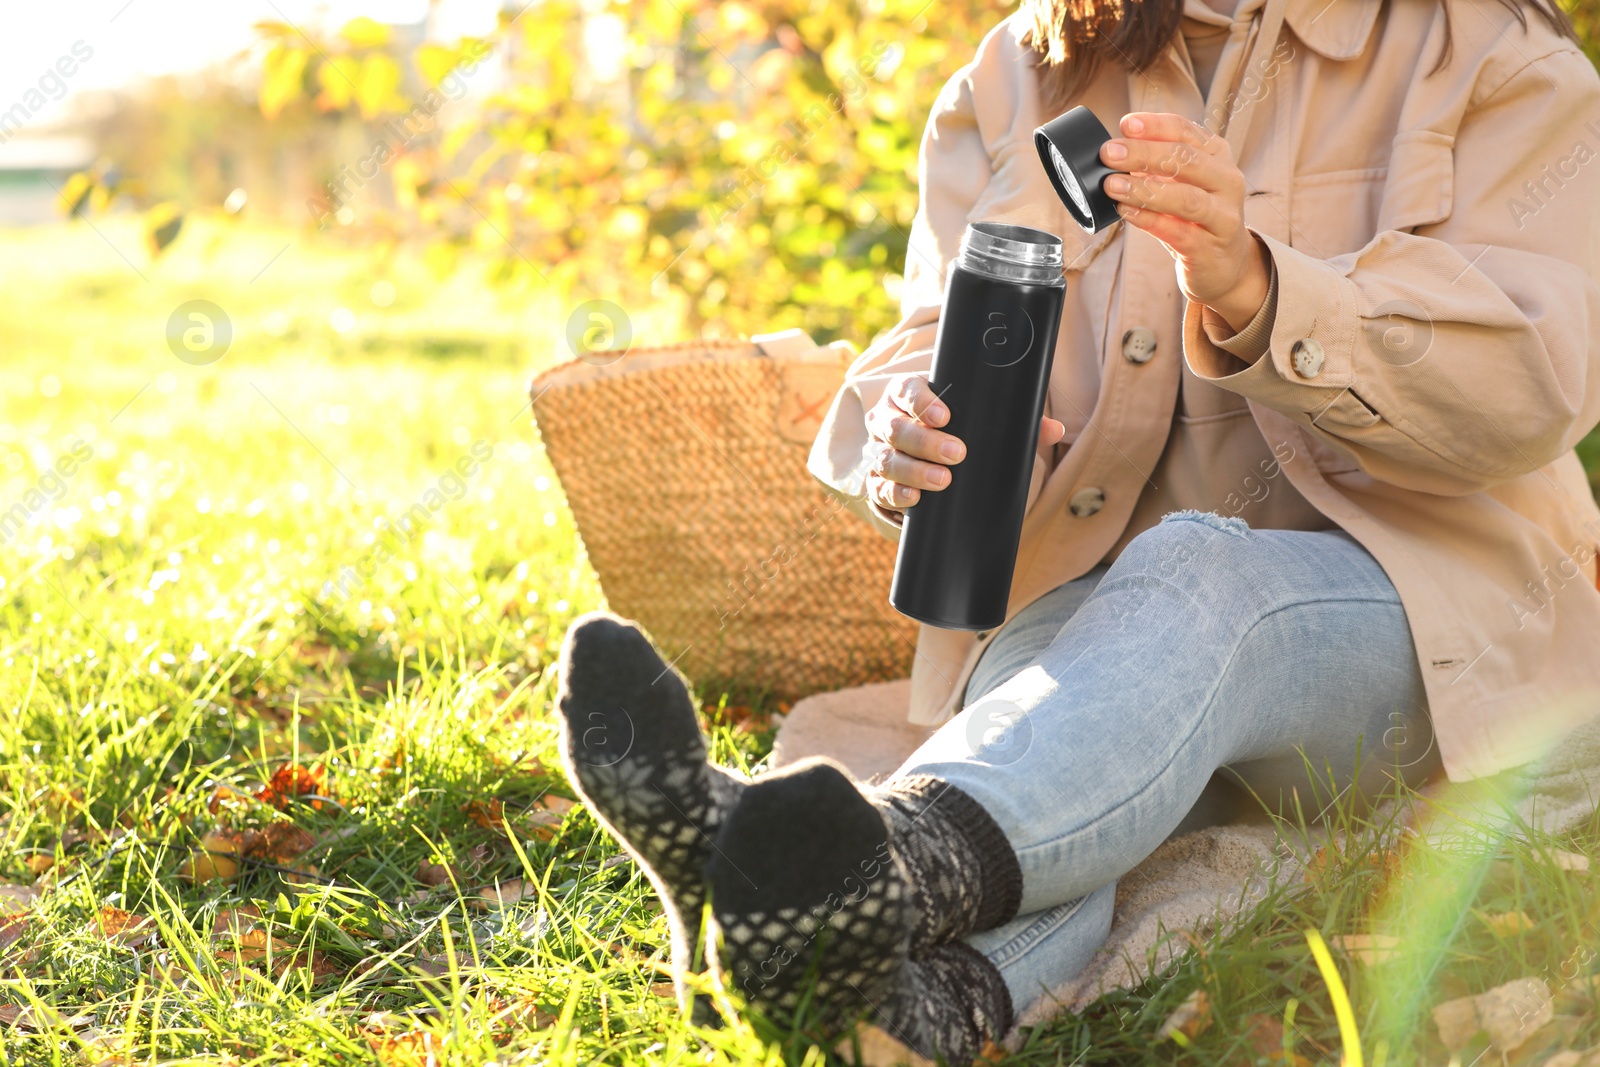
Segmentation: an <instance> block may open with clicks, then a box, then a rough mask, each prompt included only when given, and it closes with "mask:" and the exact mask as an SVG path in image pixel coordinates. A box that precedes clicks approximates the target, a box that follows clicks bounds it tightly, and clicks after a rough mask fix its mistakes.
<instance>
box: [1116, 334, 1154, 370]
mask: <svg viewBox="0 0 1600 1067" xmlns="http://www.w3.org/2000/svg"><path fill="white" fill-rule="evenodd" d="M1155 354H1156V335H1155V331H1153V330H1148V329H1146V328H1145V327H1143V326H1135V327H1134V328H1133V329H1131V330H1129V331H1128V332H1127V333H1125V334H1123V335H1122V357H1123V358H1124V359H1126V360H1127V361H1128V362H1129V363H1148V362H1150V357H1151V356H1153V355H1155Z"/></svg>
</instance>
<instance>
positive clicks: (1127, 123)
mask: <svg viewBox="0 0 1600 1067" xmlns="http://www.w3.org/2000/svg"><path fill="white" fill-rule="evenodd" d="M1122 128H1123V129H1125V130H1127V131H1128V132H1129V133H1131V134H1133V135H1135V136H1137V135H1139V134H1141V133H1143V132H1144V119H1136V118H1134V117H1133V116H1132V115H1130V116H1128V117H1127V118H1125V119H1123V120H1122Z"/></svg>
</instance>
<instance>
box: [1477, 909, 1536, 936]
mask: <svg viewBox="0 0 1600 1067" xmlns="http://www.w3.org/2000/svg"><path fill="white" fill-rule="evenodd" d="M1483 923H1484V925H1485V926H1487V927H1488V928H1489V929H1490V931H1491V932H1493V934H1494V935H1495V936H1496V937H1516V936H1517V935H1518V934H1525V933H1527V932H1528V931H1529V930H1532V929H1533V927H1534V922H1533V920H1532V919H1530V918H1528V913H1527V912H1524V911H1503V912H1495V913H1493V914H1489V915H1484V916H1483Z"/></svg>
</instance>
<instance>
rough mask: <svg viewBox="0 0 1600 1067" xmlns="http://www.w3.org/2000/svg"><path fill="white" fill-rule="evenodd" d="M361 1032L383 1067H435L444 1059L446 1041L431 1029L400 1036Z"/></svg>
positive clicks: (385, 1032)
mask: <svg viewBox="0 0 1600 1067" xmlns="http://www.w3.org/2000/svg"><path fill="white" fill-rule="evenodd" d="M362 1033H363V1036H364V1037H366V1039H367V1044H368V1045H370V1046H371V1047H372V1054H373V1055H374V1056H375V1057H377V1060H378V1062H379V1063H380V1064H382V1065H383V1067H434V1065H435V1064H437V1063H439V1062H440V1061H441V1059H442V1058H443V1052H444V1038H443V1037H441V1036H439V1035H438V1034H435V1033H434V1032H433V1031H431V1030H410V1031H406V1032H404V1033H398V1034H395V1033H390V1032H388V1031H385V1030H367V1031H363V1032H362Z"/></svg>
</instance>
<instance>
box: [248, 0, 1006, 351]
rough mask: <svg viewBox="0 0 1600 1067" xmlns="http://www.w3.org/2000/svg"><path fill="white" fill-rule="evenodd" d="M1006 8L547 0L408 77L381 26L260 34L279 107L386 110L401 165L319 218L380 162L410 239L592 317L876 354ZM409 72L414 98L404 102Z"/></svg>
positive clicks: (350, 180) (270, 90) (434, 48)
mask: <svg viewBox="0 0 1600 1067" xmlns="http://www.w3.org/2000/svg"><path fill="white" fill-rule="evenodd" d="M930 14H936V15H937V17H938V20H939V21H938V27H937V32H930V31H931V27H930V26H929V15H930ZM1004 14H1005V12H1004V11H1003V10H1002V9H998V8H996V7H994V6H993V5H990V4H980V3H974V2H971V0H964V2H960V3H941V4H940V5H939V6H938V8H937V9H932V7H931V5H930V4H928V3H927V0H852V2H847V3H841V4H824V3H810V2H806V0H767V2H761V3H754V2H742V0H730V2H725V3H710V2H704V0H702V2H695V3H682V2H673V0H616V2H612V3H609V4H605V3H601V4H596V3H592V2H589V3H582V2H576V0H548V2H544V3H539V4H531V5H528V6H527V7H525V8H523V9H522V12H521V13H520V14H517V15H506V16H503V18H502V23H501V27H500V30H499V33H498V34H497V35H496V36H495V37H494V38H493V39H492V40H491V41H463V42H461V43H460V44H459V45H458V46H456V47H449V48H447V47H442V46H440V45H437V44H428V45H424V46H422V47H421V48H418V49H415V50H414V51H413V53H412V54H411V55H410V56H409V57H401V58H402V59H406V60H408V62H405V63H404V64H403V65H402V66H394V59H393V58H392V56H391V53H392V48H391V47H390V46H391V42H389V41H388V40H387V39H386V38H385V37H384V36H383V35H382V34H381V33H379V32H374V29H376V30H380V31H381V29H382V27H376V28H374V27H373V26H370V25H357V24H355V23H352V24H351V25H350V26H347V27H345V28H344V30H343V31H341V33H340V34H339V35H338V37H337V38H336V39H333V40H328V41H316V42H312V41H309V40H307V39H305V38H303V37H301V36H300V35H299V31H297V30H294V29H292V28H290V27H286V26H282V25H280V24H264V25H263V26H262V27H261V30H262V33H263V34H264V35H265V36H266V38H267V39H268V40H269V41H270V43H271V49H270V51H269V54H268V57H267V61H266V65H265V69H264V73H263V78H262V82H261V89H260V107H261V110H262V112H263V113H264V114H267V115H274V116H276V115H284V114H288V113H291V112H292V111H293V110H294V109H296V108H304V107H314V108H317V109H321V110H323V111H351V110H354V111H358V112H359V113H360V114H361V115H363V116H365V117H367V118H377V117H379V116H389V117H390V121H389V122H388V123H387V124H386V125H385V126H384V128H385V129H387V130H389V131H391V132H392V133H393V134H394V136H393V137H391V138H390V139H389V143H388V144H387V145H386V146H384V147H385V148H386V149H387V150H386V151H379V147H380V146H378V145H376V144H375V145H374V151H373V152H372V153H371V156H372V157H374V159H373V160H366V159H363V160H357V161H355V162H356V163H367V165H366V166H365V167H362V168H358V169H357V170H356V171H353V172H352V173H351V174H350V175H343V174H340V175H334V176H331V177H330V184H329V186H328V188H327V190H326V192H327V196H326V198H325V202H324V203H323V204H322V205H321V206H320V212H324V213H325V212H333V213H337V212H338V210H339V209H340V208H341V207H343V206H345V204H346V202H347V200H348V199H349V196H348V195H347V194H349V193H350V192H351V191H352V189H353V188H359V187H360V185H361V184H362V182H363V178H364V176H365V175H367V174H369V173H370V172H372V171H373V170H374V169H383V170H387V171H388V172H389V178H390V180H392V182H393V183H394V185H395V200H396V203H397V204H398V205H399V207H400V208H401V209H402V211H403V214H404V217H401V215H400V214H399V213H397V214H396V216H395V217H394V218H393V219H392V220H391V222H392V225H393V228H394V229H395V230H396V231H397V232H400V231H404V230H406V229H407V228H410V227H419V228H420V232H421V233H422V234H424V235H427V236H430V237H434V238H442V239H444V240H446V241H449V242H454V243H456V244H458V245H460V244H465V243H473V244H476V245H478V246H480V247H484V248H498V249H500V250H501V252H502V253H503V260H504V270H505V274H506V276H507V277H516V276H519V275H521V276H530V277H533V276H536V277H538V278H539V279H540V280H542V281H547V282H549V283H552V284H554V285H557V286H559V287H560V288H561V289H562V290H563V291H566V292H569V293H570V294H571V295H572V298H573V300H574V301H578V300H584V299H590V298H595V297H604V298H608V299H612V300H615V301H617V302H618V303H620V304H622V305H623V306H625V307H626V306H629V305H630V304H631V305H635V306H637V305H638V304H639V303H641V302H645V301H650V302H656V303H660V302H664V301H666V302H673V303H676V304H677V305H678V307H679V308H681V310H682V312H683V314H684V316H685V318H686V320H687V323H688V325H689V327H690V328H691V329H694V330H697V331H699V332H701V333H703V334H707V335H719V334H736V333H751V332H756V331H760V330H767V329H781V328H784V327H788V326H802V327H805V328H806V329H807V330H809V331H810V332H811V333H812V335H813V336H814V337H817V338H818V339H819V340H827V339H832V338H835V337H841V336H842V337H848V338H850V339H851V340H854V341H856V342H857V343H862V342H864V341H866V340H869V339H870V338H871V336H872V335H873V334H875V333H876V332H878V331H879V330H881V329H883V328H885V327H886V326H888V325H891V324H892V323H893V322H894V320H895V319H896V318H897V317H898V309H897V305H896V301H895V299H894V296H893V294H894V293H895V291H896V290H895V286H896V282H897V281H898V278H899V275H900V272H901V271H902V270H903V263H904V257H905V254H906V237H907V233H908V231H909V228H910V224H911V218H912V215H913V213H914V212H915V210H916V201H917V197H916V151H917V143H918V139H919V137H920V135H921V129H922V123H923V121H924V119H925V117H926V115H927V112H928V109H929V107H930V106H931V104H932V102H933V99H934V97H935V96H936V95H937V93H938V91H939V89H940V88H941V87H942V86H943V84H944V82H945V81H946V79H947V78H948V77H949V75H950V74H951V73H953V72H954V71H955V70H956V69H957V68H958V67H960V66H961V65H962V64H964V63H965V62H967V61H968V60H969V59H970V58H971V55H972V53H973V50H974V49H975V47H976V45H977V43H978V41H979V39H980V38H981V36H982V35H983V33H984V32H986V31H987V30H988V29H989V28H991V27H992V26H993V25H994V24H995V23H997V22H998V21H999V20H1000V19H1001V18H1002V17H1003V16H1004ZM358 21H360V22H365V20H358ZM491 51H492V53H493V54H494V61H495V62H497V63H498V65H499V71H500V73H499V74H498V75H497V76H496V78H495V80H496V82H497V85H496V87H495V88H494V89H493V90H492V91H490V92H487V93H481V94H478V95H475V96H473V98H472V102H471V105H470V106H468V107H465V108H456V109H453V110H452V111H451V113H450V115H449V116H448V119H449V121H448V123H447V124H446V129H447V132H446V133H444V134H443V136H435V135H433V133H432V132H431V131H423V130H422V127H423V126H424V125H425V122H424V121H423V120H425V119H429V118H432V117H433V116H435V115H437V114H439V112H440V110H441V108H442V106H443V104H444V103H448V102H449V101H450V100H454V99H459V98H460V97H461V96H463V95H464V94H465V92H466V88H465V87H466V84H467V83H469V82H471V81H472V79H474V78H475V77H477V74H476V72H477V70H478V69H479V64H480V63H485V62H489V55H488V54H489V53H490V52H491ZM413 77H414V80H415V82H416V84H417V86H418V90H419V91H418V92H416V93H411V94H408V93H406V92H404V91H402V86H403V85H404V84H405V83H406V82H407V81H411V80H413ZM380 155H381V156H383V157H384V158H383V159H381V160H376V159H375V157H377V156H380ZM374 162H375V163H376V168H375V167H374V166H373V163H374ZM367 180H370V179H367ZM313 214H319V208H316V207H314V208H313ZM363 221H364V222H366V221H368V220H365V219H364V220H363ZM886 280H887V283H888V285H887V290H886V287H885V282H886Z"/></svg>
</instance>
